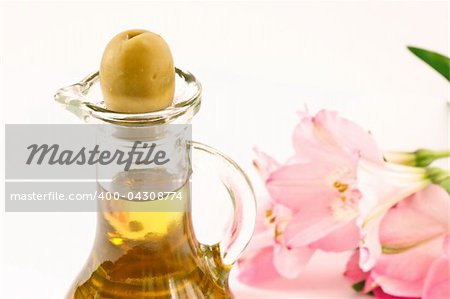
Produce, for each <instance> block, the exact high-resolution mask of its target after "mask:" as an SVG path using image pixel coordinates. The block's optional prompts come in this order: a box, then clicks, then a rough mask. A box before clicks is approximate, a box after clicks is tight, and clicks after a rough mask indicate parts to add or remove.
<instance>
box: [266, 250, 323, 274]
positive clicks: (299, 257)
mask: <svg viewBox="0 0 450 299" xmlns="http://www.w3.org/2000/svg"><path fill="white" fill-rule="evenodd" d="M314 251H315V250H313V249H311V248H308V247H301V248H292V249H288V248H286V247H285V246H281V245H279V246H276V247H275V251H274V260H273V262H274V265H275V268H276V269H277V270H278V273H280V275H281V276H283V277H285V278H288V279H294V278H297V277H298V276H299V275H300V274H301V273H302V272H303V270H304V269H305V267H306V264H307V263H308V261H309V260H310V258H311V257H312V255H313V253H314Z"/></svg>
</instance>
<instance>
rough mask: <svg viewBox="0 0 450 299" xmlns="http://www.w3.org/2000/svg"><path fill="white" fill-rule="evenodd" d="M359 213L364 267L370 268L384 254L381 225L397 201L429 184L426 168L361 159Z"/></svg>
mask: <svg viewBox="0 0 450 299" xmlns="http://www.w3.org/2000/svg"><path fill="white" fill-rule="evenodd" d="M357 175H358V189H359V190H360V192H361V193H362V195H363V196H362V199H361V200H360V201H359V210H360V215H359V217H358V220H357V224H358V226H359V227H360V229H361V232H362V238H363V241H362V242H361V245H360V248H361V268H362V269H363V270H365V271H368V270H370V269H371V268H372V267H373V265H374V264H375V262H376V260H377V258H378V257H379V256H380V254H381V245H380V240H379V225H380V224H381V219H382V218H383V217H384V215H385V214H386V213H387V211H388V210H389V209H390V208H391V207H393V206H395V205H396V204H397V203H399V202H400V201H402V200H403V199H405V198H406V197H408V196H410V195H411V194H414V193H415V192H417V191H419V190H421V189H423V188H425V187H426V186H428V185H429V181H427V180H426V179H425V177H424V171H423V170H417V169H415V168H414V169H413V168H411V167H405V166H396V167H395V170H393V169H391V167H390V165H389V164H383V165H380V164H374V163H371V162H368V161H364V160H361V161H360V163H359V167H358V173H357Z"/></svg>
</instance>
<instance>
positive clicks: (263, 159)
mask: <svg viewBox="0 0 450 299" xmlns="http://www.w3.org/2000/svg"><path fill="white" fill-rule="evenodd" d="M254 151H255V153H256V156H257V158H256V160H255V161H253V165H254V166H255V168H256V170H257V171H258V173H259V174H260V176H261V178H262V179H263V180H266V179H267V178H268V177H269V175H270V174H271V173H272V172H273V171H275V170H277V169H278V168H279V167H280V166H281V165H280V163H278V162H277V161H276V160H275V159H273V158H272V157H270V156H269V155H267V154H266V153H264V152H262V151H260V150H258V149H257V148H255V149H254Z"/></svg>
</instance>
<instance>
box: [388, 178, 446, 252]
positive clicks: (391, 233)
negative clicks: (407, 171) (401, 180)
mask: <svg viewBox="0 0 450 299" xmlns="http://www.w3.org/2000/svg"><path fill="white" fill-rule="evenodd" d="M449 215H450V196H449V195H448V193H447V192H446V191H445V190H444V189H443V188H441V187H439V186H437V185H430V186H429V187H428V188H426V189H424V190H422V191H420V192H417V193H416V194H413V195H412V196H409V197H408V198H406V199H404V200H403V201H401V202H400V203H399V204H397V205H396V206H395V207H393V208H391V209H390V210H389V212H388V213H387V214H386V216H385V217H384V219H383V221H382V224H381V228H380V238H381V243H382V244H383V246H387V247H390V248H405V247H410V246H414V245H415V244H419V243H422V242H426V241H428V240H430V239H432V238H436V237H439V236H443V235H445V234H446V232H448V231H449V230H450V219H449Z"/></svg>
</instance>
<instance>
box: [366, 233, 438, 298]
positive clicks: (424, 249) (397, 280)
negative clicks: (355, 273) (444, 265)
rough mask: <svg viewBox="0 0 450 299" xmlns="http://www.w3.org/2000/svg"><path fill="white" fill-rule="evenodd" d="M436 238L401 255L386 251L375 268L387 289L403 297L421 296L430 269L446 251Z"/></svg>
mask: <svg viewBox="0 0 450 299" xmlns="http://www.w3.org/2000/svg"><path fill="white" fill-rule="evenodd" d="M442 241H443V240H442V239H436V240H433V241H430V242H427V243H424V244H422V245H420V246H416V247H413V248H411V249H409V250H405V251H403V252H401V253H397V254H383V255H382V256H381V257H380V258H379V259H378V261H377V264H376V265H375V267H374V268H373V269H372V271H371V276H372V277H373V279H374V281H375V282H376V283H377V284H378V285H379V286H380V287H381V288H382V289H383V290H384V292H386V293H388V294H391V295H394V296H400V297H421V295H422V291H423V289H424V285H425V278H426V276H427V272H428V269H429V268H430V266H431V265H432V264H433V262H434V261H435V260H436V257H438V256H440V255H441V254H442Z"/></svg>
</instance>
